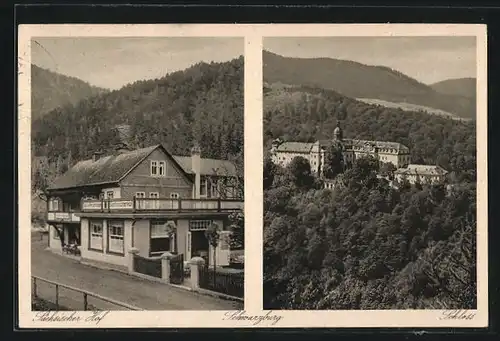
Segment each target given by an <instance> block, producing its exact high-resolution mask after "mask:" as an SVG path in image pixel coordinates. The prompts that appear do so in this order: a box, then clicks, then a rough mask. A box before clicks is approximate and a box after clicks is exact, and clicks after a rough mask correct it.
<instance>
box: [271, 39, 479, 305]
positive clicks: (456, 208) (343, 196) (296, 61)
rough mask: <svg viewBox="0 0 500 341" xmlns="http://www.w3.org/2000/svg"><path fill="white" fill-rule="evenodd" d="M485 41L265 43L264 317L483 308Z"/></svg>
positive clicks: (413, 40)
mask: <svg viewBox="0 0 500 341" xmlns="http://www.w3.org/2000/svg"><path fill="white" fill-rule="evenodd" d="M476 51H477V49H476V38H475V37H474V36H427V37H297V38H294V37H275V38H271V37H268V38H263V78H264V83H263V105H264V108H263V138H264V169H263V191H264V197H263V198H264V217H263V219H264V223H263V224H264V236H263V238H264V240H263V245H264V250H263V262H264V263H263V269H264V273H263V281H264V282H263V286H264V287H263V291H264V292H263V294H264V295H263V301H264V302H263V308H264V310H286V309H290V310H356V309H358V310H379V309H476V305H477V303H476V302H477V290H476V283H477V281H476V274H477V268H476V171H477V165H476V91H477V90H476V89H477V86H476V77H477V75H476V72H477V61H476Z"/></svg>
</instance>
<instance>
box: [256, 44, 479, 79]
mask: <svg viewBox="0 0 500 341" xmlns="http://www.w3.org/2000/svg"><path fill="white" fill-rule="evenodd" d="M263 46H264V49H266V50H268V51H270V52H273V53H276V54H279V55H282V56H285V57H299V58H316V57H327V58H335V59H345V60H352V61H355V62H358V63H362V64H367V65H380V66H387V67H390V68H392V69H396V70H398V71H400V72H402V73H404V74H406V75H408V76H410V77H412V78H415V79H416V80H418V81H420V82H422V83H425V84H432V83H435V82H438V81H442V80H445V79H453V78H465V77H476V69H477V67H476V38H475V37H300V38H289V37H273V38H264V42H263Z"/></svg>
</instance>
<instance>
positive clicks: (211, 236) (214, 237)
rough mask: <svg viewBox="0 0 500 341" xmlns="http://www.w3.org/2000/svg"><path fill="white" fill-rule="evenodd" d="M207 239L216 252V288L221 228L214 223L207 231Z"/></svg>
mask: <svg viewBox="0 0 500 341" xmlns="http://www.w3.org/2000/svg"><path fill="white" fill-rule="evenodd" d="M205 237H206V238H207V239H208V243H209V244H210V245H211V246H212V249H213V250H214V258H213V259H214V286H215V281H216V278H217V276H216V275H215V274H216V272H217V261H216V256H217V246H218V245H219V239H220V227H219V225H218V224H216V223H212V224H211V225H210V226H209V227H208V228H207V229H206V230H205Z"/></svg>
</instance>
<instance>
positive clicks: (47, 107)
mask: <svg viewBox="0 0 500 341" xmlns="http://www.w3.org/2000/svg"><path fill="white" fill-rule="evenodd" d="M106 92H108V90H106V89H102V88H98V87H95V86H92V85H90V84H88V83H86V82H84V81H82V80H80V79H78V78H75V77H68V76H65V75H61V74H59V73H56V72H52V71H50V70H46V69H43V68H41V67H38V66H36V65H34V64H32V65H31V115H32V117H33V118H38V117H40V116H42V115H44V114H46V113H48V112H50V111H52V110H54V109H55V108H59V107H62V106H64V105H67V104H72V105H75V104H76V103H78V102H79V101H80V100H82V99H84V98H87V97H91V96H96V95H99V94H104V93H106Z"/></svg>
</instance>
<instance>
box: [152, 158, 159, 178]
mask: <svg viewBox="0 0 500 341" xmlns="http://www.w3.org/2000/svg"><path fill="white" fill-rule="evenodd" d="M156 175H158V162H157V161H151V176H156Z"/></svg>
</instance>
